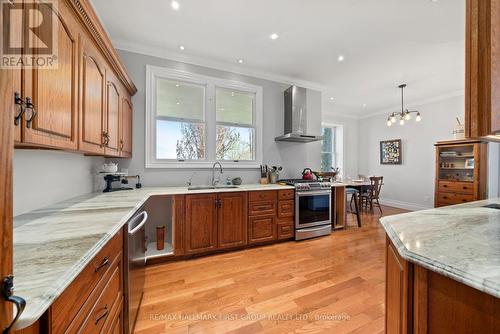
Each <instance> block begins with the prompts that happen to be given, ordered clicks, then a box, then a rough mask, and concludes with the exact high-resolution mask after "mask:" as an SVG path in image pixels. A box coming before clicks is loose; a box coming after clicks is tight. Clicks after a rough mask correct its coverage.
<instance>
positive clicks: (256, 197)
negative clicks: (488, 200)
mask: <svg viewBox="0 0 500 334" xmlns="http://www.w3.org/2000/svg"><path fill="white" fill-rule="evenodd" d="M276 198H277V192H276V190H263V191H250V192H249V193H248V201H249V202H256V201H276Z"/></svg>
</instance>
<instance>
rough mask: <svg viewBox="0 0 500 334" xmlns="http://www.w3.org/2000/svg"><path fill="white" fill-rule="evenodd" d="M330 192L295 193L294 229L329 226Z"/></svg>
mask: <svg viewBox="0 0 500 334" xmlns="http://www.w3.org/2000/svg"><path fill="white" fill-rule="evenodd" d="M331 197H332V192H331V190H320V191H309V192H296V193H295V229H301V228H305V227H312V226H319V225H326V224H331V221H332V220H331V215H332V210H331V202H332V201H331V200H332V198H331Z"/></svg>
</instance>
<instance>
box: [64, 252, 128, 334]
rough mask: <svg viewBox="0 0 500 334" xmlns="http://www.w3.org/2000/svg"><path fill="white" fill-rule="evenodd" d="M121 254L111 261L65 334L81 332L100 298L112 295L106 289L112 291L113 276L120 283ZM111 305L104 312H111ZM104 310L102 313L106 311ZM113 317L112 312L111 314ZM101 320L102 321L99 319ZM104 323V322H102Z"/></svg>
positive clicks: (113, 288) (113, 286) (120, 286)
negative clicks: (116, 277)
mask: <svg viewBox="0 0 500 334" xmlns="http://www.w3.org/2000/svg"><path fill="white" fill-rule="evenodd" d="M122 256H123V255H122V253H121V252H120V253H119V254H118V255H116V257H115V259H114V260H113V263H112V264H111V268H110V269H109V270H108V272H107V273H106V275H105V276H104V277H103V279H102V280H101V281H100V282H99V284H98V285H97V287H96V288H95V289H94V290H93V291H92V293H91V294H90V297H89V298H88V299H87V301H86V302H85V304H84V305H83V307H82V308H81V309H80V312H78V314H77V315H76V317H75V318H74V320H73V321H72V322H71V324H70V325H69V327H68V329H67V330H66V332H65V333H66V334H68V333H77V332H81V330H82V328H83V327H84V326H87V325H86V322H87V321H88V320H87V318H88V317H89V315H91V314H92V312H94V311H93V310H94V309H95V307H96V305H97V304H98V302H99V300H102V298H103V297H102V296H103V295H104V294H107V293H112V292H109V291H107V289H111V290H114V291H115V292H116V289H115V285H114V283H113V284H111V283H112V281H113V280H114V279H115V276H116V275H117V274H118V279H120V282H122V278H121V272H122ZM121 291H122V284H121V283H120V285H119V293H120V294H121ZM111 306H112V305H111V304H110V305H108V307H107V308H106V310H107V311H108V312H111ZM106 310H104V311H103V313H104V312H105V311H106ZM112 314H113V315H114V312H113V313H112ZM106 317H109V315H106ZM101 320H102V319H101ZM101 320H99V321H98V323H100V322H101ZM103 323H104V322H103ZM103 323H101V325H102V324H103Z"/></svg>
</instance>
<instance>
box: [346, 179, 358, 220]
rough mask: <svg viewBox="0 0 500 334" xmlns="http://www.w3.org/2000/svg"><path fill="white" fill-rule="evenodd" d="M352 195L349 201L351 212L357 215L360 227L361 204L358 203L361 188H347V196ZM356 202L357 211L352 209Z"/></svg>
mask: <svg viewBox="0 0 500 334" xmlns="http://www.w3.org/2000/svg"><path fill="white" fill-rule="evenodd" d="M349 195H351V200H350V201H349V209H350V210H349V212H350V213H352V214H354V215H356V220H357V222H358V227H361V215H360V210H359V205H358V201H359V200H358V196H359V190H357V189H354V188H347V189H346V196H349ZM353 202H354V208H355V211H353V210H352V204H353Z"/></svg>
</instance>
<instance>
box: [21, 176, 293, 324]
mask: <svg viewBox="0 0 500 334" xmlns="http://www.w3.org/2000/svg"><path fill="white" fill-rule="evenodd" d="M277 189H294V188H293V187H291V186H281V185H272V184H270V185H260V184H249V185H241V186H240V187H238V188H226V189H208V190H187V188H186V187H165V188H142V189H135V190H128V191H118V192H112V193H93V194H88V195H84V196H80V197H76V198H73V199H70V200H67V201H63V202H61V203H57V204H55V205H53V206H50V207H48V208H43V209H40V210H36V211H33V212H30V213H27V214H23V215H20V216H16V217H14V276H15V287H16V295H18V296H20V297H23V298H24V299H26V308H25V310H24V312H23V314H22V315H21V317H20V319H19V320H18V321H17V323H16V328H17V329H21V328H25V327H27V326H29V325H31V324H32V323H34V322H35V321H36V320H38V319H39V318H40V317H41V316H42V314H43V313H44V312H45V311H46V310H47V309H48V308H49V307H50V305H51V304H52V303H53V302H54V300H55V299H56V298H57V297H58V296H59V295H60V294H61V293H62V292H63V291H64V289H65V288H66V287H67V286H68V285H69V284H70V283H71V282H72V281H73V280H74V279H75V277H76V276H78V274H79V273H80V272H81V270H82V269H83V268H84V267H85V266H86V265H87V264H88V263H89V262H90V260H91V259H92V258H93V257H94V256H95V255H96V254H97V253H98V252H99V251H100V250H101V248H102V247H103V246H104V245H105V244H106V243H107V242H108V241H109V240H110V239H111V238H112V237H113V236H114V235H115V234H116V232H118V231H119V230H120V228H122V227H123V225H125V223H126V222H127V221H128V219H130V217H132V216H133V214H134V213H135V212H136V211H137V209H139V208H140V207H141V206H142V204H144V202H145V201H146V200H147V199H148V198H149V197H150V196H153V195H181V194H199V193H214V192H235V191H257V190H277Z"/></svg>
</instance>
